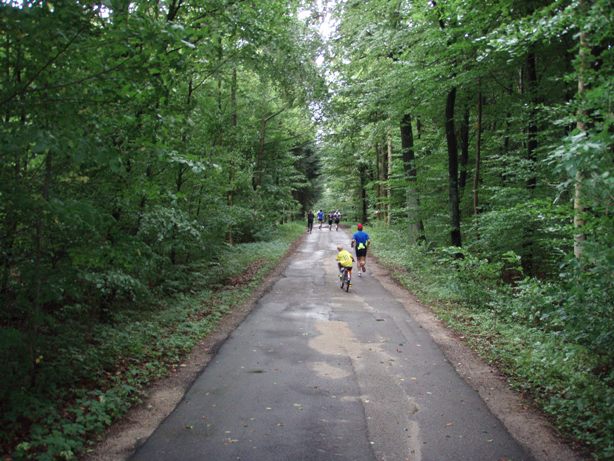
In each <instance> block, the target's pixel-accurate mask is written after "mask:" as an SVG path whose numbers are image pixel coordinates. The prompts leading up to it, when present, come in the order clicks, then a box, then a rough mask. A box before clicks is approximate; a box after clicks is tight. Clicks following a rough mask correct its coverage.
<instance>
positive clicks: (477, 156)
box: [473, 78, 482, 216]
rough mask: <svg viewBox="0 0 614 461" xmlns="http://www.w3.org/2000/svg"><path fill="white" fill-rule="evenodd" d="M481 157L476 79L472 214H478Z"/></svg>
mask: <svg viewBox="0 0 614 461" xmlns="http://www.w3.org/2000/svg"><path fill="white" fill-rule="evenodd" d="M481 157H482V85H481V81H480V79H479V78H478V120H477V126H476V140H475V171H474V172H473V214H474V215H475V216H477V215H478V214H479V213H480V208H479V200H478V189H479V186H480V161H481Z"/></svg>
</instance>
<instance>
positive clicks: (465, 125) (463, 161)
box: [458, 106, 469, 195]
mask: <svg viewBox="0 0 614 461" xmlns="http://www.w3.org/2000/svg"><path fill="white" fill-rule="evenodd" d="M459 131H460V144H461V154H460V175H459V178H458V187H459V189H460V193H461V195H463V194H464V192H465V186H466V185H467V165H468V163H469V106H467V107H465V113H464V115H463V120H462V121H461V126H460V130H459Z"/></svg>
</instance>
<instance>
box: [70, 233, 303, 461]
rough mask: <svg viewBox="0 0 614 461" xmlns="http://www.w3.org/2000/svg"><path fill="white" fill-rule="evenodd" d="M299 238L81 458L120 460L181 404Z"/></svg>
mask: <svg viewBox="0 0 614 461" xmlns="http://www.w3.org/2000/svg"><path fill="white" fill-rule="evenodd" d="M305 237H306V235H303V236H302V237H300V238H298V239H297V240H296V241H295V242H294V243H293V244H292V245H291V246H290V248H288V250H287V251H286V254H285V255H284V256H283V258H282V259H281V260H280V262H279V264H278V265H277V267H276V268H275V269H274V270H273V271H272V272H271V273H269V274H268V275H267V276H266V278H265V279H264V281H263V282H262V284H261V285H260V286H259V287H258V288H257V289H256V290H255V291H254V292H253V293H252V295H251V296H250V298H249V299H248V300H247V301H246V302H244V303H243V304H241V305H239V306H237V307H236V308H235V309H233V310H232V312H230V313H228V314H227V315H225V316H224V317H223V318H222V319H221V320H220V322H219V323H218V325H217V326H216V327H215V329H214V331H213V332H211V333H210V334H209V335H208V336H207V337H206V338H203V340H202V341H201V342H200V343H199V344H198V345H197V346H196V347H195V348H194V349H193V350H192V352H191V353H190V354H189V355H188V356H187V357H186V358H185V360H184V361H183V363H182V366H181V367H180V368H178V369H177V372H176V373H174V374H172V375H171V376H168V377H166V378H163V379H160V380H158V381H156V382H155V383H153V384H152V385H151V386H150V387H149V389H147V390H146V395H145V398H144V400H143V402H142V403H141V404H139V405H137V406H135V407H133V408H132V409H130V410H129V411H128V412H127V413H126V414H125V415H124V416H123V417H122V418H120V419H119V420H118V421H117V422H115V423H114V424H113V425H111V426H110V427H109V428H108V429H107V431H106V432H105V433H104V434H103V435H102V438H101V440H100V441H99V442H98V443H97V444H96V445H95V446H94V447H93V448H92V449H91V450H90V451H89V452H88V453H86V454H85V455H84V456H83V457H82V459H83V460H84V461H119V460H126V459H128V458H129V457H130V456H131V455H132V453H134V451H135V450H136V449H137V448H138V447H139V446H140V445H141V444H142V443H144V442H145V441H146V440H147V439H148V438H149V436H150V435H151V434H153V432H154V431H155V430H156V428H157V427H158V426H159V425H160V423H162V421H164V419H165V418H166V417H167V416H168V415H170V414H171V412H172V411H173V410H174V409H175V407H176V406H177V405H178V404H179V402H180V401H181V399H182V398H183V396H184V394H185V393H186V391H187V390H188V389H189V387H190V386H191V385H192V383H193V382H194V380H195V379H196V378H197V377H198V375H199V374H200V373H201V372H202V371H203V369H204V368H205V367H206V366H207V364H208V363H209V362H210V361H211V359H212V358H213V357H214V356H215V354H216V352H217V350H218V349H219V348H220V347H221V345H222V344H223V343H224V341H225V340H226V339H227V338H228V336H229V335H230V334H231V333H232V332H233V331H234V330H235V328H237V326H239V324H240V323H241V322H242V321H243V320H244V319H245V317H247V315H248V314H249V313H250V312H251V311H252V309H253V308H254V307H255V306H256V304H257V302H258V300H259V299H260V298H262V296H264V294H266V292H267V291H268V290H269V289H270V288H271V287H272V286H273V283H274V282H275V281H276V280H277V279H278V278H279V277H280V275H281V273H282V272H283V271H284V269H285V268H286V266H287V265H288V263H289V261H290V257H291V256H292V255H293V254H294V253H295V251H296V249H297V248H298V247H299V246H300V245H301V244H302V243H303V241H304V240H305Z"/></svg>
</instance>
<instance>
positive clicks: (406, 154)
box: [401, 114, 424, 242]
mask: <svg viewBox="0 0 614 461" xmlns="http://www.w3.org/2000/svg"><path fill="white" fill-rule="evenodd" d="M401 150H402V155H403V171H404V173H405V179H406V180H407V182H408V186H407V199H406V200H407V218H408V221H409V238H410V240H411V241H412V242H416V241H418V240H423V239H424V225H423V224H422V219H421V218H420V196H419V194H418V187H417V183H418V174H417V169H416V159H415V152H414V132H413V129H412V125H411V114H405V115H404V116H403V119H402V120H401Z"/></svg>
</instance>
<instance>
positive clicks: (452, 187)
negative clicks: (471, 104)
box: [445, 87, 462, 247]
mask: <svg viewBox="0 0 614 461" xmlns="http://www.w3.org/2000/svg"><path fill="white" fill-rule="evenodd" d="M455 103H456V88H455V87H453V88H451V89H450V91H449V92H448V96H447V98H446V123H445V127H446V141H447V144H448V198H449V201H450V224H451V230H450V242H451V244H452V246H456V247H460V246H462V240H461V228H460V206H459V194H458V147H457V140H456V131H455V129H454V105H455Z"/></svg>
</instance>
